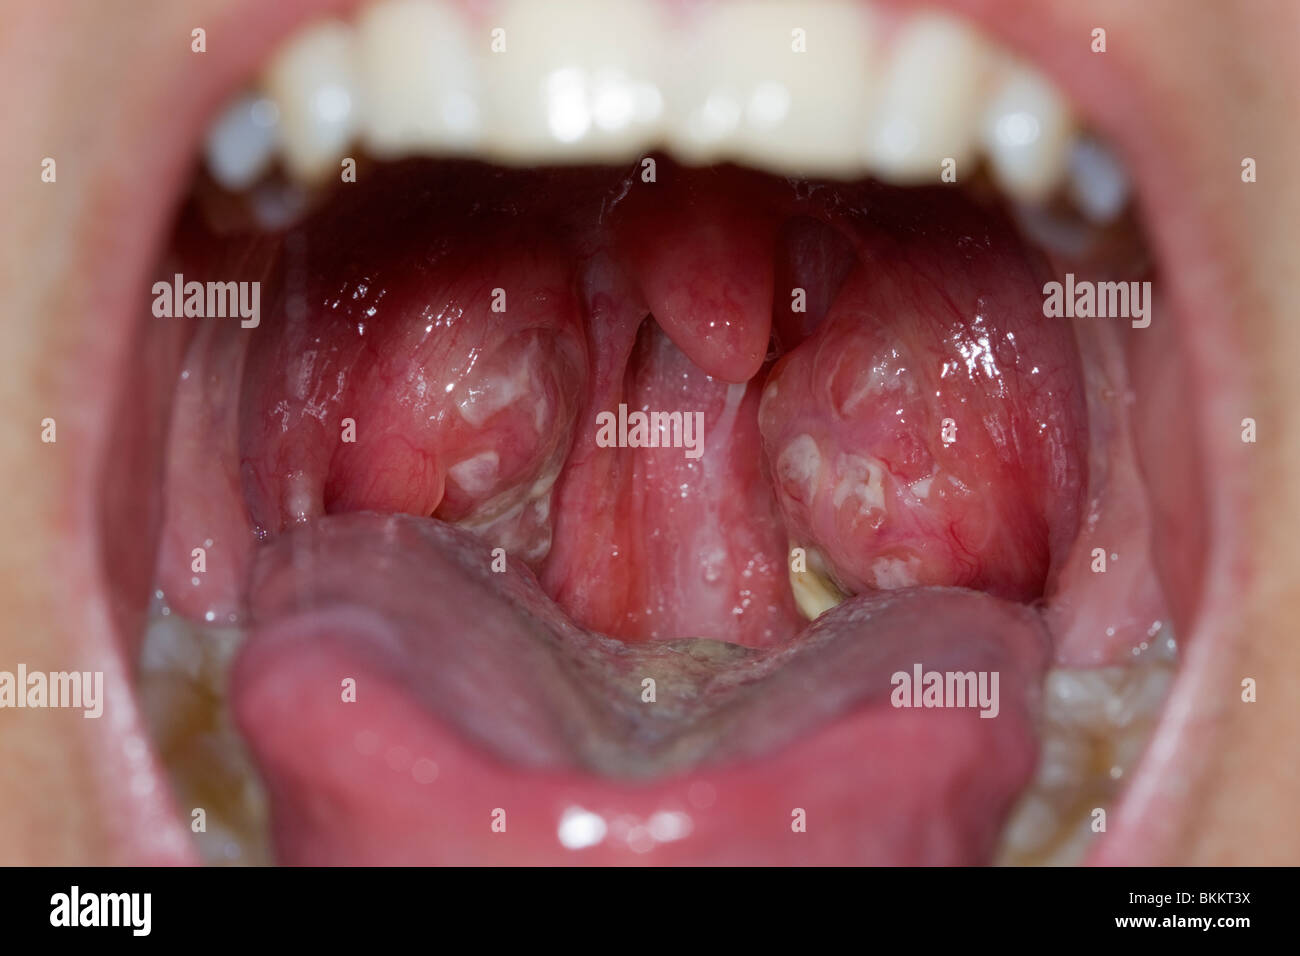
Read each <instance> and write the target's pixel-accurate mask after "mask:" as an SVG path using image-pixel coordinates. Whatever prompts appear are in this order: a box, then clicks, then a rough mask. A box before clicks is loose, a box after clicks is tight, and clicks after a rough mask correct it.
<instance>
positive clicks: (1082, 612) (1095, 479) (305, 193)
mask: <svg viewBox="0 0 1300 956" xmlns="http://www.w3.org/2000/svg"><path fill="white" fill-rule="evenodd" d="M309 14H310V12H308V11H304V12H303V17H302V22H301V23H298V24H295V25H293V27H292V29H289V27H287V26H286V28H285V29H286V31H287V32H286V39H285V40H284V41H282V42H283V46H282V47H281V48H280V50H279V51H278V52H276V53H275V54H274V55H273V56H272V57H271V58H270V59H269V60H267V62H266V63H264V64H263V65H262V68H261V69H260V70H259V71H258V72H257V73H256V75H255V79H254V80H253V81H251V82H249V83H247V84H245V85H244V86H243V87H242V88H240V89H239V90H237V91H235V92H233V94H231V95H230V96H229V98H228V100H227V107H226V108H225V109H223V110H221V111H218V113H217V114H216V118H215V119H214V121H213V123H212V126H211V128H210V129H209V131H208V136H207V138H206V140H205V146H204V154H205V160H206V161H205V162H204V163H203V168H201V169H199V170H197V171H196V172H195V174H194V177H193V180H192V182H190V183H189V185H188V187H187V188H186V189H185V190H183V191H178V192H181V194H180V195H179V196H178V197H177V198H176V200H175V204H174V207H173V209H174V210H177V209H178V210H179V212H178V213H175V219H174V225H173V229H172V232H171V235H170V239H167V240H166V241H165V242H164V241H160V243H159V245H160V247H161V248H162V249H163V251H162V253H161V255H159V256H158V257H157V258H156V260H155V265H154V266H153V268H152V271H151V272H150V274H149V283H148V284H149V286H150V287H151V302H152V309H151V313H152V314H150V315H147V316H145V317H143V318H142V320H141V325H140V328H141V329H142V330H144V336H145V337H146V338H150V340H151V341H154V342H155V343H156V342H158V341H160V340H164V344H163V345H162V346H161V347H160V348H159V353H161V352H165V351H166V350H167V349H168V348H169V347H170V348H173V349H175V354H174V355H173V356H172V361H171V363H170V365H171V366H172V367H173V368H174V371H175V375H174V377H173V376H171V375H170V374H168V375H164V376H162V379H161V380H159V381H158V382H157V384H156V386H154V387H155V389H156V393H157V396H156V397H158V398H159V399H160V400H159V401H158V402H157V403H156V404H157V405H158V406H159V411H160V412H161V413H162V414H160V415H159V416H158V421H159V422H160V423H161V422H166V435H165V441H164V440H163V439H164V436H163V434H162V433H161V432H159V433H158V434H157V435H156V436H155V437H156V439H157V444H156V447H155V448H154V449H153V450H154V451H157V450H162V454H163V461H164V469H163V478H162V496H161V500H162V502H163V510H162V514H161V516H160V517H161V521H160V522H158V523H157V525H156V526H157V529H158V531H157V535H156V547H155V546H154V542H153V541H151V542H150V543H149V546H148V547H144V546H142V545H141V544H140V543H139V539H138V537H137V538H136V539H135V544H134V547H135V548H137V549H139V550H140V552H141V553H140V554H139V555H135V554H134V553H133V556H131V557H129V558H123V560H122V561H121V562H120V564H121V570H120V572H119V573H120V574H121V576H122V578H123V579H124V581H127V580H130V579H131V578H132V577H133V576H134V577H135V578H136V579H137V580H135V581H130V583H131V584H138V583H139V581H138V578H139V571H138V569H139V568H140V567H141V566H142V565H144V564H146V563H147V566H148V567H149V568H153V569H154V571H153V576H154V583H153V587H152V588H151V589H150V591H151V593H152V595H153V608H152V613H151V615H150V618H149V621H148V623H147V626H145V627H142V628H139V629H138V630H136V631H133V632H132V633H138V634H140V635H142V636H137V637H135V638H134V639H128V641H127V645H128V647H130V648H131V649H132V653H137V654H138V657H139V681H138V690H139V695H140V700H141V702H142V707H143V709H144V711H145V713H146V715H147V717H148V720H149V723H150V725H151V727H152V730H153V737H154V743H155V745H156V746H157V749H158V752H159V753H160V755H161V757H162V759H163V762H164V763H165V764H166V765H167V769H168V771H169V773H170V779H171V785H172V792H173V794H174V796H175V800H176V802H177V805H178V807H179V808H180V809H181V811H182V816H184V815H185V814H186V811H190V810H197V809H200V808H201V809H202V810H203V814H202V826H199V827H196V828H195V829H196V836H197V842H198V846H199V848H200V851H201V853H202V855H203V858H204V859H206V860H208V861H210V862H235V863H238V862H267V861H271V860H275V861H280V862H287V863H440V862H446V863H467V862H517V863H542V864H547V863H557V862H583V863H621V862H652V863H657V864H692V863H705V864H718V863H872V864H879V863H921V864H954V863H961V864H967V863H988V862H1006V863H1043V862H1064V863H1068V862H1079V861H1082V860H1084V859H1085V858H1086V857H1088V855H1089V854H1090V853H1091V854H1093V855H1094V858H1098V859H1122V858H1124V852H1125V851H1124V850H1123V849H1117V848H1116V847H1115V845H1114V841H1113V840H1111V839H1110V838H1109V834H1110V832H1111V831H1112V830H1114V829H1115V828H1116V826H1117V825H1118V824H1119V822H1123V821H1128V822H1129V823H1130V824H1136V821H1138V820H1140V819H1145V818H1146V817H1147V816H1149V815H1150V814H1152V813H1156V812H1159V810H1160V809H1161V807H1162V805H1163V804H1162V801H1163V800H1165V799H1166V797H1167V794H1165V793H1163V792H1161V791H1160V788H1159V787H1158V786H1157V785H1156V784H1155V783H1153V782H1152V780H1153V778H1154V777H1155V776H1157V775H1159V774H1161V773H1162V772H1167V768H1168V767H1169V766H1170V765H1171V763H1170V761H1171V759H1172V758H1170V757H1168V755H1167V754H1166V755H1162V756H1160V757H1159V758H1158V759H1157V758H1153V757H1147V758H1146V759H1142V758H1143V754H1144V752H1145V751H1147V750H1149V749H1150V748H1149V744H1150V741H1151V740H1152V735H1153V733H1156V732H1157V727H1158V725H1160V722H1161V720H1162V718H1163V720H1164V727H1165V728H1166V729H1163V730H1161V731H1159V732H1160V733H1162V734H1165V735H1166V736H1167V737H1168V736H1170V735H1173V734H1174V733H1175V732H1176V730H1177V729H1178V728H1177V727H1176V726H1175V725H1176V723H1177V720H1178V718H1177V716H1176V715H1171V713H1170V711H1169V709H1168V708H1166V707H1165V706H1164V705H1165V700H1166V696H1167V694H1168V692H1169V689H1170V687H1171V686H1174V684H1175V680H1176V679H1178V680H1182V679H1184V678H1187V672H1186V668H1185V667H1184V668H1183V672H1182V673H1181V674H1176V669H1177V668H1179V667H1180V660H1179V659H1180V656H1185V655H1186V651H1185V649H1180V646H1179V645H1180V642H1181V639H1182V636H1183V635H1184V634H1189V633H1191V632H1192V631H1193V630H1194V625H1195V623H1196V621H1197V613H1198V611H1200V610H1201V607H1200V605H1201V592H1202V584H1201V582H1202V579H1203V574H1204V568H1203V557H1204V555H1205V554H1206V553H1207V548H1206V546H1205V543H1204V542H1205V538H1206V534H1207V530H1206V529H1207V525H1208V520H1209V519H1208V516H1207V511H1206V503H1205V501H1204V494H1203V492H1202V484H1201V481H1200V478H1199V476H1200V469H1201V462H1200V453H1199V451H1198V441H1197V437H1196V431H1195V428H1194V423H1193V422H1192V421H1189V419H1188V417H1187V416H1185V415H1181V414H1179V413H1178V411H1179V410H1181V409H1193V408H1196V407H1197V397H1196V381H1197V377H1196V376H1195V375H1194V374H1193V372H1192V370H1191V363H1190V362H1188V361H1187V359H1186V352H1187V348H1188V346H1187V341H1186V336H1185V333H1184V330H1183V328H1182V327H1181V326H1180V325H1179V322H1178V319H1177V318H1176V314H1177V308H1178V303H1177V300H1178V299H1179V296H1176V295H1170V294H1169V293H1168V292H1167V289H1168V288H1169V286H1170V285H1172V284H1173V280H1172V278H1171V277H1170V276H1169V275H1168V268H1167V263H1168V256H1167V255H1166V254H1165V250H1164V249H1163V248H1162V242H1161V241H1160V237H1159V236H1158V235H1155V234H1154V232H1155V230H1153V228H1152V221H1151V218H1150V209H1151V208H1153V207H1158V205H1159V203H1158V201H1156V200H1154V199H1152V198H1150V197H1147V196H1144V194H1143V193H1142V191H1141V188H1140V184H1139V188H1136V189H1135V188H1133V187H1132V186H1131V184H1130V172H1129V170H1128V169H1126V165H1125V161H1126V160H1128V159H1130V158H1132V157H1135V156H1136V153H1137V152H1138V151H1135V150H1131V149H1126V148H1125V147H1126V144H1125V143H1124V142H1122V137H1115V139H1116V141H1115V142H1112V141H1110V140H1111V138H1112V132H1113V131H1111V130H1107V129H1106V128H1105V126H1106V123H1105V117H1104V116H1102V115H1101V114H1100V113H1099V112H1098V111H1097V110H1095V109H1084V108H1083V107H1081V106H1079V105H1072V103H1071V99H1070V97H1068V96H1066V95H1065V94H1063V93H1062V92H1060V91H1059V90H1058V88H1057V86H1056V85H1055V84H1056V81H1055V80H1053V79H1049V78H1048V76H1047V74H1046V73H1045V72H1044V71H1043V70H1041V69H1040V68H1039V67H1037V66H1035V65H1031V64H1030V63H1029V62H1027V61H1026V60H1025V59H1024V58H1023V57H1022V56H1019V55H1012V54H1011V53H1009V52H1007V51H1005V50H1003V49H1001V48H1000V47H999V46H998V45H997V44H996V43H995V42H994V41H992V40H989V39H987V38H985V37H983V36H982V35H981V34H980V33H979V32H978V30H977V29H976V28H975V27H974V26H971V25H969V24H966V23H963V22H961V21H959V20H956V19H953V18H951V17H950V16H947V15H939V14H936V13H932V12H898V11H896V10H893V9H892V8H891V9H879V10H878V9H875V8H870V7H867V6H864V5H862V4H858V3H826V4H816V5H807V4H801V5H784V4H775V3H773V4H768V3H739V2H737V3H727V4H719V5H715V6H707V7H702V8H700V9H693V8H692V9H685V10H677V9H675V8H661V7H660V6H659V5H649V4H645V3H640V2H635V3H634V2H627V3H613V4H611V3H601V4H595V3H593V4H580V3H571V4H564V5H555V6H554V7H552V6H546V7H542V6H540V5H536V4H526V3H521V4H516V5H508V6H506V7H502V8H497V9H492V10H490V11H487V12H482V11H467V10H464V9H461V8H459V7H453V6H451V5H446V4H440V3H429V2H422V0H388V2H381V3H377V4H374V5H371V6H368V7H363V8H360V9H358V10H356V11H352V12H350V13H349V14H348V18H347V19H346V20H329V21H326V22H321V21H319V20H317V21H312V20H311V18H310V15H309ZM295 31H296V32H295ZM227 93H230V91H227ZM1094 114H1095V115H1094ZM1115 125H1116V127H1117V128H1119V127H1120V126H1121V124H1115ZM1120 156H1124V157H1125V160H1121V159H1120V158H1119V157H1120ZM1132 178H1134V179H1135V180H1139V181H1140V178H1141V177H1140V176H1138V175H1137V174H1136V171H1135V172H1134V174H1133V177H1132ZM160 328H164V329H165V331H162V332H159V329H160ZM140 354H141V356H142V359H141V361H142V362H143V361H151V362H153V368H154V371H153V375H158V374H159V373H158V368H168V366H169V362H168V361H167V360H160V355H159V354H158V353H150V352H149V351H148V350H145V351H143V352H141V353H140ZM133 387H134V388H137V389H139V388H141V387H143V388H145V389H148V388H149V387H150V386H149V385H148V384H147V383H142V382H140V381H135V382H134V383H133ZM138 398H139V395H138V394H137V393H133V394H132V395H131V397H129V398H128V399H127V401H134V400H137V399H138ZM151 407H152V405H151ZM146 457H147V456H146ZM129 461H130V457H129V456H123V458H122V459H121V460H120V461H119V463H118V467H125V466H126V465H128V464H129ZM108 486H109V487H110V490H111V488H112V487H115V485H114V484H113V483H112V482H109V483H108ZM148 491H149V489H147V488H142V487H140V486H139V485H136V486H135V493H136V494H137V495H140V496H146V495H147V493H148ZM116 503H120V502H116ZM133 504H134V506H135V507H136V508H140V507H142V503H141V501H140V500H138V499H133ZM120 510H121V513H128V514H138V513H139V512H138V511H134V512H133V511H130V510H129V509H120ZM118 520H120V519H118ZM147 524H148V522H146V525H147ZM112 557H113V556H112V555H110V559H111V558H112ZM155 558H156V561H155ZM131 569H135V572H134V574H133V573H132V572H131ZM126 586H127V585H126V584H125V583H124V584H123V587H126ZM126 626H128V627H131V626H132V625H126ZM1175 635H1178V639H1177V640H1176V638H1175ZM1175 693H1177V691H1175ZM1185 693H1189V692H1186V691H1185ZM1144 774H1145V775H1146V776H1143V775H1144ZM1135 776H1136V777H1138V780H1139V784H1138V785H1131V784H1130V781H1131V780H1133V778H1134V777H1135ZM1142 781H1145V783H1143V782H1142Z"/></svg>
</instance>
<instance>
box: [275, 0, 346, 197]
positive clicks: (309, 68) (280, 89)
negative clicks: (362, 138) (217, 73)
mask: <svg viewBox="0 0 1300 956" xmlns="http://www.w3.org/2000/svg"><path fill="white" fill-rule="evenodd" d="M354 43H355V37H354V35H353V32H352V28H351V27H349V26H347V24H344V23H339V22H337V21H334V20H329V21H325V22H323V23H319V24H316V25H315V26H312V27H309V28H307V29H306V30H304V31H303V32H302V33H299V34H297V35H296V36H295V37H294V38H293V39H292V40H291V41H290V42H289V44H288V45H287V46H286V47H284V48H283V49H282V50H280V52H279V53H277V54H276V56H275V58H274V59H273V60H272V61H271V65H270V67H269V68H268V69H267V73H266V78H265V88H266V91H267V92H268V93H269V94H270V96H271V98H272V99H274V100H275V103H276V106H277V107H278V108H279V110H280V148H281V150H282V151H283V153H284V160H285V164H286V165H287V166H288V167H289V171H290V172H292V173H293V174H294V175H296V176H299V177H301V178H303V179H319V178H321V177H323V176H325V175H326V174H328V173H330V172H333V171H335V170H336V169H337V163H338V161H339V159H340V158H341V157H342V156H343V154H344V153H345V152H346V151H347V148H348V144H349V143H350V142H351V140H352V136H353V134H354V133H355V132H356V127H357V113H358V110H357V84H356V67H355V63H354V56H355V50H354Z"/></svg>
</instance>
